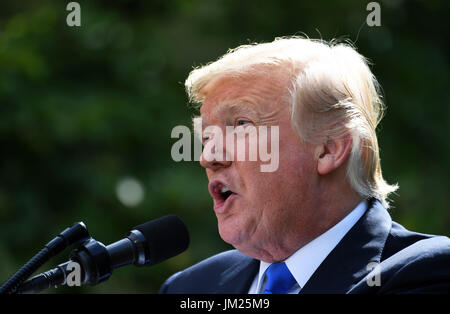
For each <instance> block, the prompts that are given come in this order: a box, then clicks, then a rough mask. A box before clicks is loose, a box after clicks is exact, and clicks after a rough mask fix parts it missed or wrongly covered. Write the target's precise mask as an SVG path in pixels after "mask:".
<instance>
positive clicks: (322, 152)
mask: <svg viewBox="0 0 450 314" xmlns="http://www.w3.org/2000/svg"><path fill="white" fill-rule="evenodd" d="M351 150H352V137H351V135H350V134H347V135H345V136H343V137H341V138H338V139H328V140H327V142H326V143H325V144H321V145H319V146H318V147H317V148H316V156H317V158H318V160H317V172H318V173H319V174H321V175H325V174H328V173H330V172H332V171H333V170H335V169H337V168H339V167H340V166H341V165H342V164H343V163H344V162H345V161H346V160H347V158H348V156H349V155H350V152H351Z"/></svg>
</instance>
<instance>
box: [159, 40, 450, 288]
mask: <svg viewBox="0 0 450 314" xmlns="http://www.w3.org/2000/svg"><path fill="white" fill-rule="evenodd" d="M186 88H187V92H188V94H189V97H190V99H191V100H192V101H193V102H196V103H199V104H200V105H201V107H200V112H201V121H200V122H201V124H202V128H203V129H205V127H206V128H207V127H208V126H214V127H216V129H218V130H219V131H220V130H221V131H223V132H222V133H225V130H226V128H227V127H229V126H234V127H236V128H241V130H242V129H243V130H244V131H245V129H246V128H253V130H255V129H256V127H258V128H259V127H268V128H270V127H277V128H278V130H279V138H271V139H270V140H268V141H269V143H270V145H269V146H270V147H269V148H272V149H273V148H275V147H278V146H277V145H279V156H278V158H279V161H278V168H277V169H276V170H275V171H267V172H263V171H261V167H260V166H261V165H262V164H264V163H265V162H266V161H263V160H257V161H251V160H248V158H247V159H244V160H242V159H238V158H236V150H235V149H234V148H235V147H234V145H235V144H236V143H235V142H233V141H232V142H231V144H230V141H229V140H228V138H227V139H226V140H224V139H223V136H219V135H220V133H221V132H209V133H208V134H205V133H203V134H201V136H202V140H203V143H204V145H205V148H204V151H203V153H202V156H201V162H200V163H201V165H202V166H203V167H204V168H205V169H206V174H207V176H208V179H209V191H210V193H211V195H212V197H213V200H214V211H215V214H216V216H217V220H218V228H219V233H220V236H221V237H222V239H223V240H224V241H226V242H227V243H230V244H231V245H233V246H234V247H235V248H236V250H232V251H228V252H224V253H221V254H218V255H216V256H213V257H211V258H209V259H207V260H204V261H202V262H200V263H198V264H196V265H194V266H192V267H190V268H188V269H186V270H184V271H181V272H179V273H177V274H175V275H173V276H172V277H170V278H169V279H168V280H167V281H166V282H165V283H164V285H163V286H162V287H161V290H160V292H161V293H299V292H300V293H373V292H377V293H404V292H405V293H406V292H443V291H447V292H449V291H450V240H449V239H448V238H447V237H443V236H432V235H425V234H419V233H414V232H410V231H407V230H406V229H404V228H403V227H402V226H400V225H399V224H397V223H395V222H392V221H391V218H390V216H389V214H388V212H387V210H386V209H387V208H388V207H389V203H388V196H389V194H390V193H392V192H393V191H395V190H396V189H397V186H396V185H389V184H388V183H386V182H385V181H384V179H383V177H382V173H381V166H380V157H379V149H378V143H377V137H376V133H375V129H376V126H377V124H378V123H379V120H380V119H381V116H382V113H383V104H382V101H381V99H380V96H379V87H378V84H377V81H376V79H375V77H374V76H373V74H372V73H371V71H370V69H369V67H368V66H367V63H366V61H365V59H364V57H362V56H361V55H360V54H358V53H357V52H356V51H355V50H354V49H353V48H351V47H350V46H349V45H345V44H335V43H325V42H323V41H316V40H310V39H304V38H299V37H291V38H278V39H276V40H275V41H273V42H271V43H264V44H255V45H246V46H241V47H238V48H236V49H234V50H231V51H229V52H228V53H227V54H226V55H224V56H223V57H221V58H220V59H219V60H217V61H216V62H214V63H211V64H208V65H207V66H205V67H201V68H198V69H195V70H194V71H192V72H191V73H190V75H189V77H188V79H187V81H186ZM197 122H199V121H197ZM244 134H245V136H246V137H247V141H245V142H244V146H245V147H246V148H249V145H250V144H249V141H248V138H249V137H250V136H251V135H250V134H251V132H248V133H244ZM258 135H261V134H258ZM272 140H278V141H277V142H276V143H274V142H273V141H272ZM241 144H242V143H241ZM207 147H208V149H206V148H207ZM229 155H232V157H234V158H227V156H228V157H229Z"/></svg>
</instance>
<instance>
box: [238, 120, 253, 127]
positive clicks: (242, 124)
mask: <svg viewBox="0 0 450 314" xmlns="http://www.w3.org/2000/svg"><path fill="white" fill-rule="evenodd" d="M251 123H252V122H251V121H249V120H246V119H237V120H236V123H235V126H244V125H247V124H251Z"/></svg>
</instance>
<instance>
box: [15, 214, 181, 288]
mask: <svg viewBox="0 0 450 314" xmlns="http://www.w3.org/2000/svg"><path fill="white" fill-rule="evenodd" d="M188 246H189V232H188V230H187V228H186V225H185V224H184V222H183V221H182V220H181V219H180V218H179V217H177V216H175V215H167V216H164V217H161V218H158V219H155V220H151V221H148V222H146V223H144V224H141V225H138V226H136V227H134V228H133V229H132V230H131V231H130V232H129V234H128V236H127V237H126V238H124V239H121V240H119V241H116V242H114V243H112V244H110V245H108V246H105V245H104V244H103V243H101V242H99V241H96V240H94V239H92V238H90V239H89V240H87V241H85V242H84V243H83V244H82V245H80V246H79V247H78V248H76V249H75V250H73V251H72V252H71V254H70V260H69V261H68V262H65V263H62V264H60V265H58V266H57V267H56V268H54V269H52V270H49V271H47V272H44V273H41V274H39V275H37V276H35V277H33V278H31V279H29V280H28V281H26V282H24V283H23V284H22V285H21V286H20V287H19V289H18V290H17V292H18V293H35V292H39V291H41V290H44V289H47V288H49V287H51V286H60V285H65V284H68V282H67V278H68V275H70V271H69V268H71V267H68V266H70V265H72V264H73V262H76V263H78V265H79V266H80V270H81V274H80V276H81V278H80V283H82V284H89V285H96V284H98V283H100V282H103V281H105V280H107V279H108V278H109V277H110V276H111V274H112V271H113V270H114V269H116V268H118V267H122V266H125V265H130V264H134V265H136V266H151V265H155V264H158V263H161V262H163V261H165V260H167V259H169V258H171V257H174V256H176V255H178V254H180V253H182V252H184V251H185V250H186V249H187V248H188ZM70 270H72V269H70Z"/></svg>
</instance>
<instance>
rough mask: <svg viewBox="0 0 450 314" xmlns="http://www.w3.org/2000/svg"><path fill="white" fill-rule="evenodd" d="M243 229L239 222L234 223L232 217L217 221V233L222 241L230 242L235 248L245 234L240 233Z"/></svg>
mask: <svg viewBox="0 0 450 314" xmlns="http://www.w3.org/2000/svg"><path fill="white" fill-rule="evenodd" d="M242 230H245V229H244V228H243V227H241V226H240V225H239V224H237V223H235V222H234V221H233V220H232V219H226V221H223V220H222V221H219V235H220V237H221V238H222V240H223V241H225V242H226V243H228V244H231V245H232V246H234V247H235V248H237V246H239V245H241V244H242V242H243V239H244V238H245V235H244V234H243V233H242Z"/></svg>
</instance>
